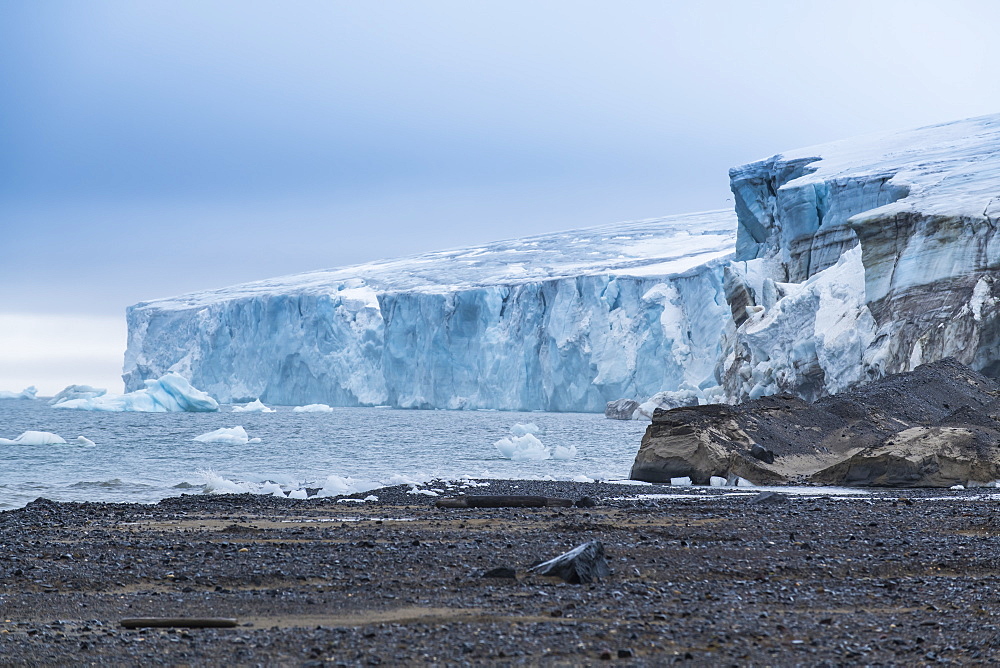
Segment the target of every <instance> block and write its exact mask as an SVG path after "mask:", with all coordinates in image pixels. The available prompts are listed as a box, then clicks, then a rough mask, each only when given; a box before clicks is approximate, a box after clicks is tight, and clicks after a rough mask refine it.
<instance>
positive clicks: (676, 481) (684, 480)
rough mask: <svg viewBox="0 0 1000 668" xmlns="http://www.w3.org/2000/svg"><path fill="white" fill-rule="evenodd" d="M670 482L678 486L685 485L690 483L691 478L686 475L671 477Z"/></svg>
mask: <svg viewBox="0 0 1000 668" xmlns="http://www.w3.org/2000/svg"><path fill="white" fill-rule="evenodd" d="M670 484H671V485H676V486H678V487H687V486H689V485H690V484H691V478H689V477H687V476H684V477H682V478H671V479H670Z"/></svg>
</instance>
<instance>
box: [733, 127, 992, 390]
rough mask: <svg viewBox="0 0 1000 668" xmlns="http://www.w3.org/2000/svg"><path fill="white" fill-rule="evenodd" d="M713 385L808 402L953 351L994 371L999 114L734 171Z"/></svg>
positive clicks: (856, 141) (778, 158)
mask: <svg viewBox="0 0 1000 668" xmlns="http://www.w3.org/2000/svg"><path fill="white" fill-rule="evenodd" d="M730 176H731V183H732V189H733V193H734V194H735V196H736V210H737V214H738V217H739V225H738V234H737V244H736V246H737V254H736V260H735V261H734V262H733V264H732V265H731V266H730V267H728V268H727V269H726V272H725V273H726V277H725V287H726V296H727V300H728V302H729V304H730V307H731V312H732V322H731V323H729V325H728V327H727V331H726V334H725V342H724V344H723V349H724V353H723V357H722V359H721V360H720V365H719V379H720V384H721V385H722V387H723V392H722V395H721V398H723V399H724V400H726V401H729V402H738V401H744V400H746V399H751V398H755V397H760V396H764V395H768V394H774V393H778V392H790V393H793V394H795V395H798V396H800V397H803V398H806V399H808V400H814V399H816V398H818V397H821V396H825V395H828V394H832V393H835V392H838V391H841V390H843V389H846V388H849V387H852V386H854V385H856V384H858V383H860V382H864V381H867V380H871V379H874V378H880V377H883V376H885V375H886V374H891V373H897V372H901V371H908V370H911V369H913V368H915V367H916V366H918V365H919V364H921V363H924V362H930V361H934V360H938V359H943V358H945V357H955V358H956V359H958V360H959V361H961V362H963V363H966V364H969V365H970V366H972V367H973V368H975V369H977V370H981V371H983V372H984V373H986V374H988V375H997V374H998V373H1000V364H998V360H1000V329H998V322H997V309H996V303H997V299H998V297H1000V286H997V285H996V280H995V278H996V276H995V272H996V271H997V269H998V268H1000V238H998V237H997V233H996V230H997V223H998V221H1000V116H989V117H984V118H977V119H970V120H965V121H960V122H956V123H948V124H944V125H937V126H932V127H927V128H921V129H917V130H911V131H907V132H897V133H888V134H881V135H874V136H869V137H861V138H858V139H852V140H848V141H841V142H835V143H832V144H827V145H823V146H818V147H813V148H808V149H802V150H798V151H793V152H789V153H786V154H782V155H779V156H775V157H773V158H770V159H768V160H764V161H760V162H756V163H751V164H749V165H745V166H743V167H739V168H736V169H734V170H732V171H731V172H730Z"/></svg>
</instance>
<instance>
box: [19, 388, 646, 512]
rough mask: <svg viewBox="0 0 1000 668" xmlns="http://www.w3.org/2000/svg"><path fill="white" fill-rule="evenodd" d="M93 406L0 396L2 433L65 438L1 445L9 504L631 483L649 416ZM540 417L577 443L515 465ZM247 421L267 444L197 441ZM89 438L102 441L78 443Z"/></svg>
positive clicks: (546, 439) (554, 432)
mask: <svg viewBox="0 0 1000 668" xmlns="http://www.w3.org/2000/svg"><path fill="white" fill-rule="evenodd" d="M273 408H275V409H276V411H277V412H275V413H232V412H231V407H229V406H223V407H222V409H221V411H220V412H218V413H96V412H88V411H75V410H57V409H53V408H52V407H50V406H48V405H47V404H46V403H45V402H44V401H37V400H36V401H28V400H17V399H5V400H0V438H8V439H13V438H16V437H17V436H19V435H20V434H21V433H22V432H24V431H27V430H34V431H48V432H53V433H55V434H58V435H59V436H61V437H63V438H64V439H66V440H67V441H69V443H68V444H67V445H39V446H27V445H0V510H2V509H9V508H17V507H20V506H23V505H24V504H26V503H28V502H29V501H31V500H33V499H35V498H37V497H40V496H44V497H46V498H49V499H54V500H60V501H136V502H154V501H157V500H159V499H162V498H164V497H167V496H176V495H179V494H182V493H188V494H190V493H197V492H201V491H205V490H206V489H213V488H214V489H229V490H230V491H240V490H245V491H256V490H257V489H258V488H259V486H260V484H261V483H266V482H274V483H278V484H280V485H281V486H282V487H283V488H284V489H285V490H298V489H302V488H304V487H321V486H323V484H324V482H325V481H326V480H327V478H328V476H331V475H333V476H342V477H345V478H352V479H354V480H356V481H370V482H384V483H388V482H395V481H394V480H392V478H393V476H394V475H400V476H405V477H407V478H410V479H413V480H417V481H419V480H427V479H430V478H436V477H441V478H447V479H455V478H459V477H461V476H473V477H488V478H541V477H545V476H552V477H554V478H556V479H559V480H563V479H572V478H574V477H575V476H580V475H583V476H587V477H589V478H598V479H620V478H627V477H628V473H629V469H630V468H631V466H632V461H633V459H634V458H635V453H636V451H637V450H638V448H639V441H640V439H641V437H642V434H643V432H644V431H645V428H646V425H647V423H645V422H629V421H620V420H608V419H606V418H605V417H604V416H603V415H596V414H590V413H514V412H492V411H411V410H394V409H388V408H335V409H334V410H333V412H332V413H294V412H292V409H291V408H290V407H282V406H275V407H273ZM531 422H533V423H535V424H536V425H538V426H539V427H540V428H541V431H540V433H539V434H538V437H539V438H540V440H541V441H542V443H543V444H544V445H546V446H548V447H550V448H553V447H555V446H559V445H562V446H574V445H575V446H576V448H577V455H576V456H575V457H574V458H573V459H570V460H565V461H560V460H544V461H511V460H508V459H504V458H502V457H501V456H500V455H499V453H498V452H497V449H496V448H495V447H494V446H493V443H494V442H495V441H497V440H498V439H500V438H503V437H504V436H508V435H509V431H510V428H511V427H512V426H513V425H514V424H517V423H521V424H524V423H531ZM237 425H239V426H242V427H244V428H245V429H246V431H247V434H248V435H249V436H250V437H251V438H254V437H257V438H260V439H261V442H260V443H252V444H247V445H222V444H218V443H201V442H198V441H193V440H191V439H192V438H194V437H195V436H198V435H200V434H204V433H207V432H210V431H213V430H215V429H218V428H220V427H235V426H237ZM77 436H85V437H87V438H89V439H90V440H92V441H94V442H95V444H96V445H95V446H93V447H90V446H84V445H78V444H76V443H75V442H74V441H75V439H76V437H77Z"/></svg>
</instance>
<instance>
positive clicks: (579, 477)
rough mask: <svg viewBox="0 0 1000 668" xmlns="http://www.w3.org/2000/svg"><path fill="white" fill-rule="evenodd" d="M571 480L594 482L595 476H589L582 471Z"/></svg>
mask: <svg viewBox="0 0 1000 668" xmlns="http://www.w3.org/2000/svg"><path fill="white" fill-rule="evenodd" d="M571 480H572V481H573V482H594V479H593V478H588V477H587V476H585V475H583V474H582V473H580V474H579V475H575V476H573V477H572V478H571Z"/></svg>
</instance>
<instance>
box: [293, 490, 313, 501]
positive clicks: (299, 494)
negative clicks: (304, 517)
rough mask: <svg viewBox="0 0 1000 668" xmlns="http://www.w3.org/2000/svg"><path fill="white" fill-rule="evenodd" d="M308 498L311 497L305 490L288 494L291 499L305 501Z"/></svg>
mask: <svg viewBox="0 0 1000 668" xmlns="http://www.w3.org/2000/svg"><path fill="white" fill-rule="evenodd" d="M308 497H309V494H308V493H307V492H306V490H304V489H296V490H292V491H291V492H289V493H288V498H289V499H305V498H308Z"/></svg>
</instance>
